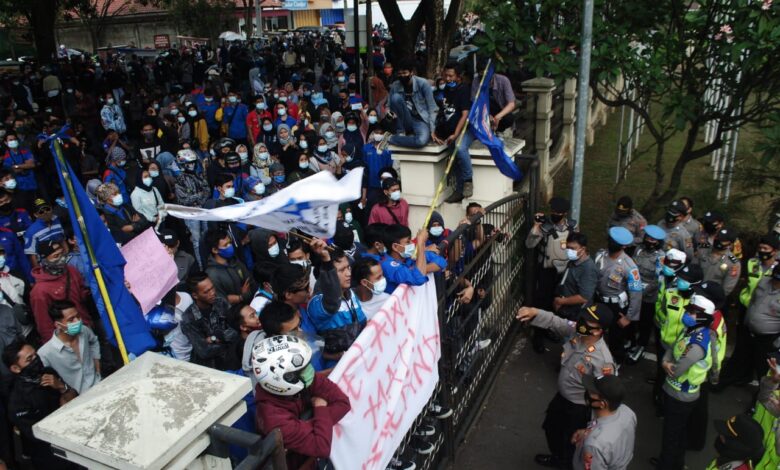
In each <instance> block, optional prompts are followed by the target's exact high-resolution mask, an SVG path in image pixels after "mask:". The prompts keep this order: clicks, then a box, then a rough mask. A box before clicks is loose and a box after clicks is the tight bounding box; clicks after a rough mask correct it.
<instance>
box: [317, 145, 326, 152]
mask: <svg viewBox="0 0 780 470" xmlns="http://www.w3.org/2000/svg"><path fill="white" fill-rule="evenodd" d="M317 151H318V152H320V153H325V152H327V151H328V146H327V145H318V146H317Z"/></svg>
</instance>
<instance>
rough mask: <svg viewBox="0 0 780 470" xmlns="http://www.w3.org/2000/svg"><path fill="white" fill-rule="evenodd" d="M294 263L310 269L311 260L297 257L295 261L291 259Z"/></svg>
mask: <svg viewBox="0 0 780 470" xmlns="http://www.w3.org/2000/svg"><path fill="white" fill-rule="evenodd" d="M290 263H292V264H297V265H298V266H300V267H302V268H303V269H309V266H310V265H311V261H309V260H307V259H296V260H293V261H290Z"/></svg>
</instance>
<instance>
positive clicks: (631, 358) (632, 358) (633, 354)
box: [628, 346, 645, 364]
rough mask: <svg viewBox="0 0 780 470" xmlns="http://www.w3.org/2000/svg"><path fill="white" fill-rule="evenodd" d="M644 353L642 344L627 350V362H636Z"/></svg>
mask: <svg viewBox="0 0 780 470" xmlns="http://www.w3.org/2000/svg"><path fill="white" fill-rule="evenodd" d="M644 353H645V348H643V347H642V346H636V347H634V348H633V349H631V351H629V352H628V363H629V364H636V363H637V362H639V360H640V359H642V355H644Z"/></svg>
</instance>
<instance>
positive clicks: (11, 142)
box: [8, 140, 19, 149]
mask: <svg viewBox="0 0 780 470" xmlns="http://www.w3.org/2000/svg"><path fill="white" fill-rule="evenodd" d="M18 147H19V141H18V140H9V141H8V148H10V149H15V148H18Z"/></svg>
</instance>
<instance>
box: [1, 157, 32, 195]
mask: <svg viewBox="0 0 780 470" xmlns="http://www.w3.org/2000/svg"><path fill="white" fill-rule="evenodd" d="M28 160H33V161H35V157H33V154H32V153H31V152H30V151H29V150H28V149H25V148H19V149H17V151H15V152H14V151H12V150H11V149H8V150H6V152H5V155H3V167H4V168H7V169H9V170H11V171H12V172H13V171H14V170H13V168H14V165H21V164H22V163H24V162H26V161H28ZM14 178H15V179H16V183H17V186H16V189H17V190H21V191H35V190H36V189H38V183H36V182H35V175H34V174H33V170H23V171H21V172H19V173H16V174H15V175H14Z"/></svg>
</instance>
